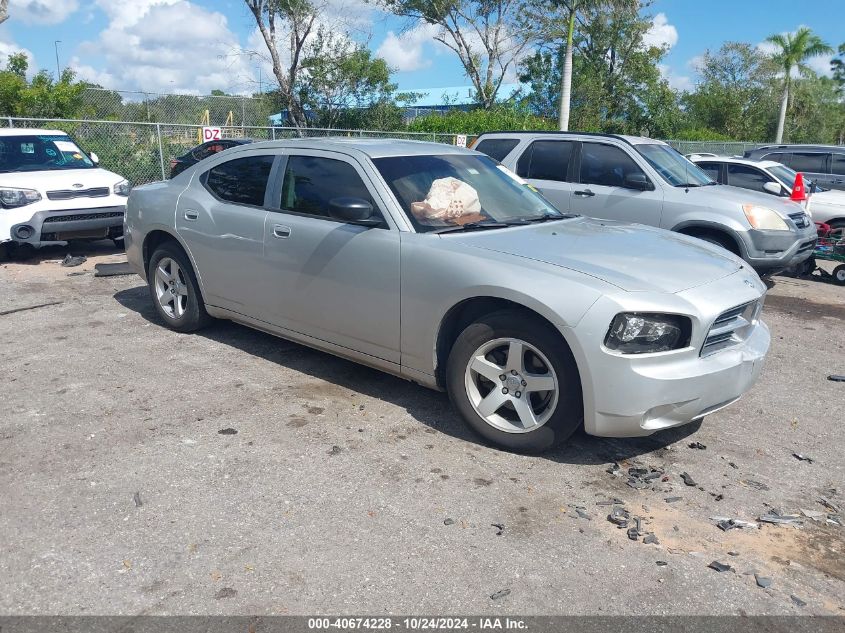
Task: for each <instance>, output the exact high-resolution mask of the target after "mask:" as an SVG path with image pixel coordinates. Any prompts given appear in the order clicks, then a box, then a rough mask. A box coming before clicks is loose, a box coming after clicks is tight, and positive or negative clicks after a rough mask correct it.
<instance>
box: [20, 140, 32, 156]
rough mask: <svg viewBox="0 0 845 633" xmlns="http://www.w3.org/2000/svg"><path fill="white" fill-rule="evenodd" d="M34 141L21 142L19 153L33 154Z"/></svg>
mask: <svg viewBox="0 0 845 633" xmlns="http://www.w3.org/2000/svg"><path fill="white" fill-rule="evenodd" d="M34 153H35V143H21V154H34Z"/></svg>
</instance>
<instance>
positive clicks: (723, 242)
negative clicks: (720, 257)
mask: <svg viewBox="0 0 845 633" xmlns="http://www.w3.org/2000/svg"><path fill="white" fill-rule="evenodd" d="M695 237H697V238H698V239H700V240H704V241H705V242H710V243H711V244H715V245H716V246H721V247H722V248H724V249H725V250H726V251H729V252H731V253H734V254H736V246H735V245H734V244H732V243H731V241H730V240H729V239H728V238H727V237H722V236H721V235H717V234H715V233H703V234H701V235H696V236H695Z"/></svg>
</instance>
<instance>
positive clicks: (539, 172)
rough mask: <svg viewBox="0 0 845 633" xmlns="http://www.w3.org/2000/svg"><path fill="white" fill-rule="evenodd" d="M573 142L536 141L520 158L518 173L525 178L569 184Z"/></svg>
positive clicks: (517, 166)
mask: <svg viewBox="0 0 845 633" xmlns="http://www.w3.org/2000/svg"><path fill="white" fill-rule="evenodd" d="M574 146H575V143H573V142H572V141H534V142H533V143H531V145H529V146H528V149H526V150H525V152H524V153H523V154H522V156H520V158H519V162H518V163H517V165H516V173H517V174H518V175H520V176H522V177H523V178H535V179H537V180H557V181H559V182H567V172H568V171H569V161H570V160H571V159H572V149H573V147H574Z"/></svg>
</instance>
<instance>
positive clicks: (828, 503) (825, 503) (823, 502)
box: [818, 497, 839, 513]
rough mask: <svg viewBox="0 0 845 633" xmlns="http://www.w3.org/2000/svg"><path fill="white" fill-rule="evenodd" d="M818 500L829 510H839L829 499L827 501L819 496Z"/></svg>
mask: <svg viewBox="0 0 845 633" xmlns="http://www.w3.org/2000/svg"><path fill="white" fill-rule="evenodd" d="M818 501H819V503H820V504H822V505H823V506H824V507H825V508H827V509H828V510H830V511H831V512H837V513H838V512H839V507H838V506H835V505H833V504H832V503H831V502H830V501H828V500H827V499H825V498H824V497H819V500H818Z"/></svg>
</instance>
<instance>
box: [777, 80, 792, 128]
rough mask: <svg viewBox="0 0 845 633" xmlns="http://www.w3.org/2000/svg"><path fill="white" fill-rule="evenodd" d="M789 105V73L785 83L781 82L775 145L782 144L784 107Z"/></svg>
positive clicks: (784, 118)
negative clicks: (781, 93)
mask: <svg viewBox="0 0 845 633" xmlns="http://www.w3.org/2000/svg"><path fill="white" fill-rule="evenodd" d="M788 105H789V71H787V73H786V81H784V82H783V96H782V97H781V99H780V113H779V114H778V131H777V134H776V135H775V143H782V142H783V126H784V123H786V107H787V106H788Z"/></svg>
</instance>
